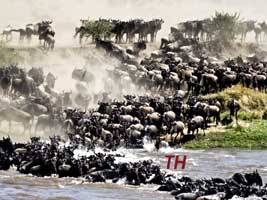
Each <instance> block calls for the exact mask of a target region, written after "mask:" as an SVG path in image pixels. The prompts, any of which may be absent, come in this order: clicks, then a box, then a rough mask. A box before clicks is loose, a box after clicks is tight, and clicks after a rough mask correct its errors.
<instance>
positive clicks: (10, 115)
mask: <svg viewBox="0 0 267 200" xmlns="http://www.w3.org/2000/svg"><path fill="white" fill-rule="evenodd" d="M31 120H32V116H31V115H30V114H29V113H26V112H24V111H22V110H19V109H17V108H14V107H12V106H10V107H6V108H3V109H2V110H0V122H1V121H8V122H9V132H10V131H11V122H12V121H14V122H20V123H22V124H23V127H24V131H23V133H25V131H26V129H29V130H30V127H31V126H30V125H31Z"/></svg>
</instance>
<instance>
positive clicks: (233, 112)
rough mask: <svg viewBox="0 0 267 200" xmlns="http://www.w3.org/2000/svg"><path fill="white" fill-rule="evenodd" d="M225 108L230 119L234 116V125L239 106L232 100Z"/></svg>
mask: <svg viewBox="0 0 267 200" xmlns="http://www.w3.org/2000/svg"><path fill="white" fill-rule="evenodd" d="M227 107H228V108H229V109H230V119H232V116H235V120H236V123H238V119H237V113H238V111H239V110H240V104H239V103H238V101H237V100H235V99H232V100H231V101H229V102H228V104H227Z"/></svg>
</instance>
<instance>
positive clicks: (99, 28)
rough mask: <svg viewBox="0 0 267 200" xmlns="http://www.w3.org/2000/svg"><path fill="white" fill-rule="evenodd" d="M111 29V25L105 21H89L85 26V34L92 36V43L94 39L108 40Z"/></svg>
mask: <svg viewBox="0 0 267 200" xmlns="http://www.w3.org/2000/svg"><path fill="white" fill-rule="evenodd" d="M112 27H113V26H112V23H111V22H110V21H108V20H105V19H99V20H90V21H88V22H86V24H85V29H86V33H87V34H88V35H91V36H92V39H93V41H94V40H95V39H96V38H98V39H109V38H110V37H111V35H112V33H111V30H112Z"/></svg>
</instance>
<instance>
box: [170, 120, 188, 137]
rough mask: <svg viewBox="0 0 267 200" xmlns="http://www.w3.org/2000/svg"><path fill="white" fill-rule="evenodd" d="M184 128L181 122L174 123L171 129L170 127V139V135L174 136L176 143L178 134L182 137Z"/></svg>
mask: <svg viewBox="0 0 267 200" xmlns="http://www.w3.org/2000/svg"><path fill="white" fill-rule="evenodd" d="M184 128H185V125H184V123H183V122H181V121H175V122H173V123H172V127H171V139H172V135H173V134H176V136H175V138H174V141H176V138H177V136H178V135H179V133H180V134H181V136H182V135H184Z"/></svg>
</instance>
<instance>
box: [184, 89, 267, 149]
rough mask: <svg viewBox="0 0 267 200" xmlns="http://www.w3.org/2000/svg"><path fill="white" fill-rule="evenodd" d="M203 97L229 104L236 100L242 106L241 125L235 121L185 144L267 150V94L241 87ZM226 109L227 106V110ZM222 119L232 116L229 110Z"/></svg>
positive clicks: (205, 147) (186, 146) (201, 147)
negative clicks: (228, 102) (231, 100)
mask: <svg viewBox="0 0 267 200" xmlns="http://www.w3.org/2000/svg"><path fill="white" fill-rule="evenodd" d="M203 98H207V99H208V98H217V99H221V100H223V101H224V102H225V104H226V102H227V101H228V100H229V99H231V98H235V99H236V100H238V102H239V103H240V105H241V110H240V111H239V113H238V119H239V121H240V123H239V125H236V123H235V122H233V123H232V124H230V125H228V126H226V127H223V129H220V130H219V129H218V131H216V128H215V129H211V131H209V132H208V133H207V134H206V136H205V137H202V136H200V137H199V138H198V139H196V140H194V141H191V142H189V143H187V144H185V145H184V147H185V148H190V149H210V148H247V149H267V120H266V119H267V94H266V93H261V92H258V91H256V90H253V89H249V88H244V87H242V86H240V85H237V86H234V87H232V88H228V89H226V90H224V91H222V92H219V93H216V94H209V95H207V96H204V97H203ZM225 107H226V106H225V105H224V109H226V108H225ZM225 111H226V112H224V113H223V114H222V115H221V119H223V118H224V117H226V116H228V115H229V111H227V109H226V110H225Z"/></svg>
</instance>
